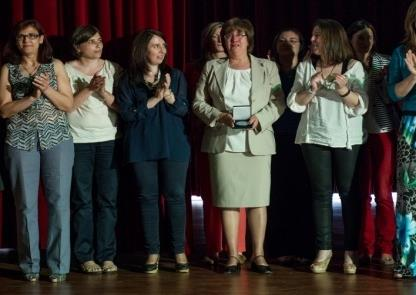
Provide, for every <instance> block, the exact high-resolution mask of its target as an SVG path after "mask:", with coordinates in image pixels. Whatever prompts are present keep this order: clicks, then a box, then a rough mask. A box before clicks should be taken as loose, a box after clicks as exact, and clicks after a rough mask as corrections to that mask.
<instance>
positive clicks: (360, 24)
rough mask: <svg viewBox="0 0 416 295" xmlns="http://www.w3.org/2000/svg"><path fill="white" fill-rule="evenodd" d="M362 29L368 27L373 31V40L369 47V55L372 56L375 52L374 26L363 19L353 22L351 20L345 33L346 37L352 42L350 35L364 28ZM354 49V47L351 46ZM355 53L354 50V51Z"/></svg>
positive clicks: (375, 37)
mask: <svg viewBox="0 0 416 295" xmlns="http://www.w3.org/2000/svg"><path fill="white" fill-rule="evenodd" d="M364 29H370V30H371V31H372V32H373V37H374V41H373V47H371V49H370V56H373V54H374V52H376V48H377V47H376V45H377V36H376V29H375V28H374V26H373V25H372V24H371V23H370V22H368V21H366V20H365V19H360V20H357V21H355V22H353V23H352V24H351V25H350V26H349V27H348V29H347V35H348V39H350V42H352V37H353V36H354V34H355V33H357V32H359V31H361V30H364ZM353 50H354V48H353ZM354 54H355V52H354Z"/></svg>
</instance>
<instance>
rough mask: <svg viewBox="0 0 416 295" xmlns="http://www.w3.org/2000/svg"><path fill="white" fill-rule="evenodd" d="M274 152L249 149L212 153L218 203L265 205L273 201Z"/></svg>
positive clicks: (212, 172)
mask: <svg viewBox="0 0 416 295" xmlns="http://www.w3.org/2000/svg"><path fill="white" fill-rule="evenodd" d="M270 163H271V156H270V155H267V156H254V155H251V154H248V153H230V152H223V153H220V154H209V167H210V174H211V186H212V193H213V199H214V206H216V207H220V208H252V207H265V206H268V205H269V203H270Z"/></svg>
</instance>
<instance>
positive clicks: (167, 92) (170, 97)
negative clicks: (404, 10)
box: [163, 74, 175, 104]
mask: <svg viewBox="0 0 416 295" xmlns="http://www.w3.org/2000/svg"><path fill="white" fill-rule="evenodd" d="M165 78H166V81H165V83H163V98H164V99H165V101H166V102H167V103H168V104H174V103H175V95H174V94H173V92H172V90H171V89H170V83H171V81H172V80H171V78H170V75H169V74H166V75H165Z"/></svg>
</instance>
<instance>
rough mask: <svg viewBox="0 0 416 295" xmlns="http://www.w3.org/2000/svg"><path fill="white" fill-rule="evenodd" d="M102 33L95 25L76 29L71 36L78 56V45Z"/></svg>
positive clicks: (74, 50)
mask: <svg viewBox="0 0 416 295" xmlns="http://www.w3.org/2000/svg"><path fill="white" fill-rule="evenodd" d="M97 33H100V30H98V28H97V27H95V26H93V25H86V26H79V27H77V28H76V29H75V31H74V32H73V33H72V36H71V44H72V47H73V52H74V54H75V55H76V56H78V52H77V50H76V47H77V46H78V45H80V44H82V43H84V42H87V41H88V40H89V39H90V38H91V37H92V36H94V35H95V34H97Z"/></svg>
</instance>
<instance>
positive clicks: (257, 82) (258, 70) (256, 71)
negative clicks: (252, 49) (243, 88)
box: [250, 54, 265, 101]
mask: <svg viewBox="0 0 416 295" xmlns="http://www.w3.org/2000/svg"><path fill="white" fill-rule="evenodd" d="M250 60H251V95H250V98H251V101H253V100H254V99H255V98H256V96H255V95H254V93H257V92H258V91H260V90H261V89H262V87H263V86H264V85H263V84H264V73H265V71H264V64H263V63H262V62H261V61H260V59H258V58H257V57H255V56H253V55H251V54H250Z"/></svg>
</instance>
